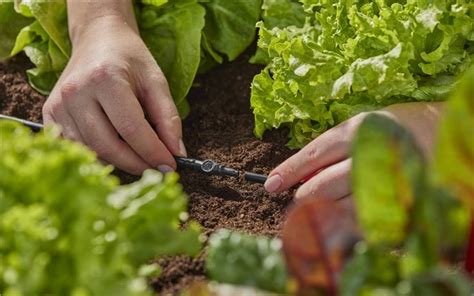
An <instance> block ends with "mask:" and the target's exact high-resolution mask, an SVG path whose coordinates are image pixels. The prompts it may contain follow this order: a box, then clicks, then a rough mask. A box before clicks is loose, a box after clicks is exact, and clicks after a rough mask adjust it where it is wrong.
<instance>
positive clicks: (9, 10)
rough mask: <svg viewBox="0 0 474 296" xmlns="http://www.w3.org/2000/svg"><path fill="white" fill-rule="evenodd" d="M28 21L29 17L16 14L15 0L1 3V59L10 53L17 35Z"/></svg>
mask: <svg viewBox="0 0 474 296" xmlns="http://www.w3.org/2000/svg"><path fill="white" fill-rule="evenodd" d="M28 23H29V21H28V19H27V18H24V17H21V16H18V15H16V14H15V11H14V7H13V2H6V3H4V2H2V3H0V36H2V42H0V60H1V59H4V58H7V57H8V56H9V55H10V52H11V50H12V48H13V45H14V44H15V38H16V36H17V35H18V33H19V32H20V30H21V29H22V28H23V27H25V26H27V25H28Z"/></svg>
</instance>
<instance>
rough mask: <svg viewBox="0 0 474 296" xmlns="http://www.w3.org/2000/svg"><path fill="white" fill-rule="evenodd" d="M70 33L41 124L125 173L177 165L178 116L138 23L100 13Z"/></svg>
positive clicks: (181, 150)
mask: <svg viewBox="0 0 474 296" xmlns="http://www.w3.org/2000/svg"><path fill="white" fill-rule="evenodd" d="M74 32H75V33H76V35H75V36H71V39H72V43H73V53H72V56H71V59H70V61H69V63H68V65H67V67H66V69H65V70H64V72H63V73H62V75H61V77H60V79H59V81H58V83H57V84H56V86H55V87H54V89H53V91H52V92H51V95H50V96H49V98H48V100H47V101H46V103H45V105H44V107H43V119H44V122H45V124H46V125H51V124H53V123H56V124H58V125H60V126H61V127H62V135H63V136H64V137H66V138H69V139H72V140H74V141H80V142H82V143H84V144H86V145H87V146H89V147H90V148H91V149H92V150H95V151H96V153H97V154H98V156H99V158H100V159H102V160H104V161H105V162H108V163H111V164H113V165H115V166H116V167H118V168H120V169H122V170H124V171H127V172H129V173H132V174H136V175H139V174H141V173H142V172H143V171H144V170H145V169H147V168H158V169H159V170H161V171H163V172H168V171H171V170H174V169H175V168H176V163H175V161H174V158H173V155H177V156H186V149H185V147H184V144H183V141H182V130H181V119H180V117H179V115H178V112H177V110H176V106H175V104H174V102H173V100H172V98H171V95H170V92H169V88H168V85H167V82H166V79H165V77H164V75H163V73H162V72H161V70H160V68H159V66H158V65H157V63H156V61H155V60H154V59H153V57H152V55H151V53H150V52H149V51H148V49H147V48H146V46H145V44H144V43H143V41H142V40H141V38H140V36H139V34H138V32H137V29H136V27H135V26H132V25H130V24H128V23H127V22H124V21H123V19H121V18H119V17H97V18H95V19H94V20H93V21H91V22H90V23H88V24H84V25H82V26H81V30H80V34H79V33H77V32H79V30H76V31H74ZM147 119H148V121H147Z"/></svg>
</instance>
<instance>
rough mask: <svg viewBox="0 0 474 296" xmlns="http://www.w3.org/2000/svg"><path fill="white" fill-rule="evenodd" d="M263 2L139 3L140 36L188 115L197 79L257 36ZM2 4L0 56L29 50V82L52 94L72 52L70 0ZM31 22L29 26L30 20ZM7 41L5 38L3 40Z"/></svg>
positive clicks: (181, 0)
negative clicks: (202, 72) (14, 39)
mask: <svg viewBox="0 0 474 296" xmlns="http://www.w3.org/2000/svg"><path fill="white" fill-rule="evenodd" d="M260 6H261V0H236V1H226V0H142V1H137V2H136V9H135V12H136V16H137V22H138V25H139V28H140V33H141V36H142V37H143V39H144V41H145V43H146V45H147V46H148V48H149V49H150V52H151V53H152V55H153V57H154V58H155V59H156V60H157V62H158V64H159V65H160V67H161V69H162V70H163V72H164V74H165V76H166V78H167V80H168V83H169V86H170V90H171V94H172V96H173V98H174V100H175V102H176V104H177V106H178V109H179V111H180V114H181V115H182V116H183V117H184V116H186V114H187V113H188V112H189V106H188V103H187V101H186V99H185V97H186V95H187V93H188V92H189V90H190V89H191V86H192V83H193V80H194V77H195V76H196V73H197V72H198V69H199V70H200V71H205V70H208V69H209V68H210V67H212V66H213V65H215V64H216V63H222V61H223V58H222V56H221V55H226V56H227V57H228V58H229V60H233V59H235V58H236V57H237V56H238V55H239V54H240V53H242V52H243V51H244V50H245V48H247V46H249V45H250V43H251V42H252V41H253V39H254V35H255V23H256V22H257V21H258V19H259V17H260ZM15 9H16V12H17V13H15V12H14V11H13V10H12V3H5V2H0V17H1V19H0V25H2V24H4V23H5V24H6V23H7V22H8V24H9V25H10V23H11V24H12V26H11V27H7V26H5V27H4V26H3V25H2V26H1V27H2V28H1V29H0V37H1V38H2V40H5V43H2V45H1V47H0V58H4V57H6V56H7V54H6V52H5V51H6V50H11V48H12V46H11V44H12V42H13V38H14V37H15V36H16V33H18V30H19V29H20V27H24V28H23V29H22V30H21V32H20V33H19V34H18V36H17V38H16V44H15V47H14V48H13V50H12V52H11V55H15V54H17V53H18V52H20V51H22V50H24V51H25V53H26V54H27V55H28V57H29V58H30V59H31V61H32V62H33V64H35V66H36V68H34V69H30V70H28V77H29V80H30V84H31V85H32V86H33V87H34V88H35V89H36V90H38V91H39V92H41V93H43V94H48V93H49V92H50V91H51V89H52V88H53V87H54V85H55V83H56V81H57V80H58V78H59V76H60V75H61V72H62V70H63V69H64V68H65V66H66V64H67V61H68V60H69V58H70V55H71V45H70V42H69V38H68V30H67V13H66V1H65V0H58V1H40V0H32V1H16V6H15ZM28 19H29V20H30V22H29V25H28V26H26V27H25V25H26V24H28V21H27V20H28ZM2 42H3V41H2Z"/></svg>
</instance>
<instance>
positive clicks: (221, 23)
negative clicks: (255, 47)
mask: <svg viewBox="0 0 474 296" xmlns="http://www.w3.org/2000/svg"><path fill="white" fill-rule="evenodd" d="M202 5H203V6H204V7H205V8H206V26H205V27H204V34H205V35H206V38H207V40H208V41H209V43H210V44H211V45H212V47H213V48H214V49H215V50H216V51H218V52H221V53H223V54H225V55H226V56H227V57H228V59H229V60H230V61H233V60H235V59H236V58H237V57H238V56H239V55H240V54H241V53H242V52H243V51H244V50H245V49H246V48H247V47H248V46H249V45H250V44H251V43H252V41H253V40H254V38H255V24H256V23H257V21H258V20H259V18H260V10H261V9H260V7H261V6H262V1H261V0H234V1H229V0H208V1H202Z"/></svg>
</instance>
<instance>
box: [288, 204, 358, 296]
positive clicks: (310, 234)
mask: <svg viewBox="0 0 474 296" xmlns="http://www.w3.org/2000/svg"><path fill="white" fill-rule="evenodd" d="M354 213H355V211H354V205H353V202H352V201H351V200H350V199H344V200H341V201H336V200H332V199H324V198H320V199H318V198H316V199H306V200H303V201H300V202H298V203H297V204H296V205H295V206H294V208H293V209H292V210H291V211H290V212H289V214H288V216H287V220H286V221H285V225H284V227H283V234H282V239H283V251H284V254H285V259H286V264H287V266H288V270H289V271H290V273H291V275H292V277H293V278H294V279H295V280H296V282H297V283H298V294H299V295H316V294H322V293H317V292H318V291H319V292H324V294H327V295H337V293H338V287H337V286H338V281H337V278H338V274H339V273H340V272H341V270H342V269H343V268H344V264H345V262H346V261H347V257H348V256H349V255H350V254H351V250H352V249H353V247H354V245H355V243H357V242H358V241H359V240H360V239H361V235H360V231H359V229H358V228H357V221H356V217H355V214H354Z"/></svg>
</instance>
